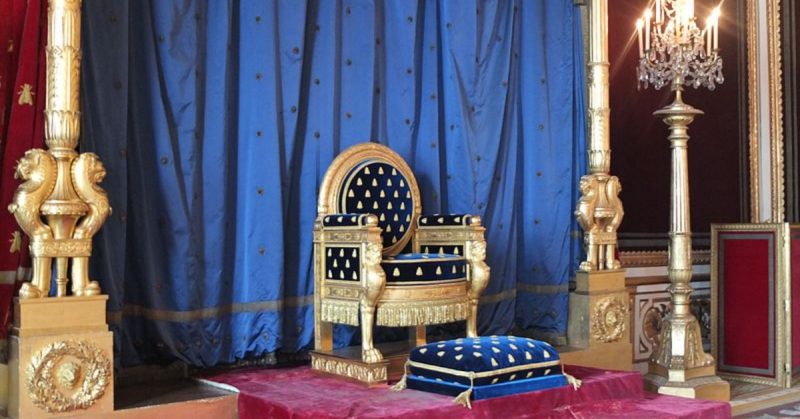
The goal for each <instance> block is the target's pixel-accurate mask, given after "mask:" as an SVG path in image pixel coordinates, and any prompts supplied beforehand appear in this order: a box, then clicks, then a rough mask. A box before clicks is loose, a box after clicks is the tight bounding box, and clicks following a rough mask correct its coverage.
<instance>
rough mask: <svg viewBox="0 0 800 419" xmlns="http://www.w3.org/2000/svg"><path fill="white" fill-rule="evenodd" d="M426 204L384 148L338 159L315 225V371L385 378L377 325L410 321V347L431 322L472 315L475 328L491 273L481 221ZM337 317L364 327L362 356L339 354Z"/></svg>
mask: <svg viewBox="0 0 800 419" xmlns="http://www.w3.org/2000/svg"><path fill="white" fill-rule="evenodd" d="M420 204H421V202H420V193H419V188H418V186H417V182H416V179H415V178H414V175H413V173H412V172H411V169H410V167H409V166H408V165H407V164H406V162H405V161H403V159H402V158H401V157H400V156H399V155H397V153H395V152H393V151H392V150H391V149H389V148H387V147H385V146H382V145H380V144H374V143H364V144H360V145H356V146H354V147H351V148H349V149H347V150H345V151H344V152H343V153H341V154H340V155H339V156H338V157H337V158H336V159H335V160H334V161H333V163H331V166H330V168H329V169H328V171H327V173H326V175H325V178H324V180H323V183H322V186H321V187H320V195H319V203H318V207H317V209H318V217H317V220H316V223H315V227H314V271H315V275H314V285H315V288H314V304H315V305H314V322H315V328H316V329H315V351H314V353H312V367H313V368H314V369H316V370H322V371H324V372H327V373H332V374H337V375H346V376H349V377H351V378H357V379H359V380H361V381H367V382H378V381H385V380H386V376H385V375H386V372H385V371H386V370H385V367H383V368H384V369H380V368H378V366H381V365H384V364H383V363H386V361H384V357H383V354H382V353H381V351H380V350H379V349H378V348H376V347H375V345H374V343H373V337H372V329H373V326H374V325H379V326H390V327H409V328H411V338H410V342H411V343H412V346H416V345H418V344H424V342H425V326H426V325H433V324H442V323H448V322H454V321H460V320H467V334H468V335H469V336H476V335H477V330H476V329H477V327H476V324H477V322H476V318H477V306H478V300H479V298H480V294H481V293H482V292H483V290H484V289H485V288H486V285H487V284H488V280H489V268H488V266H486V263H485V262H484V259H485V255H486V243H485V241H484V238H483V232H484V228H483V227H482V226H481V225H480V218H479V217H475V216H471V215H437V216H433V218H431V217H420V213H421V205H420ZM421 246H423V247H424V249H421ZM333 324H347V325H352V326H360V329H361V341H362V345H361V348H360V349H361V350H360V351H359V353H360V357H359V359H356V360H350V361H341V359H340V358H337V359H335V360H332V359H333V358H332V357H333V356H334V352H335V351H334V349H333V338H332V327H333ZM349 353H352V351H350V352H349ZM342 362H344V364H342ZM364 371H366V372H364ZM362 372H363V373H362Z"/></svg>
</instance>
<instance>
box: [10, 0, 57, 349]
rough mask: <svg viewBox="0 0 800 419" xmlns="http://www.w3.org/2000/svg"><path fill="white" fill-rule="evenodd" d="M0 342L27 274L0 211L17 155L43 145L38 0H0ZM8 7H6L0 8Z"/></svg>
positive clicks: (16, 235) (19, 243) (14, 233)
mask: <svg viewBox="0 0 800 419" xmlns="http://www.w3.org/2000/svg"><path fill="white" fill-rule="evenodd" d="M0 10H2V11H3V13H0V342H1V343H0V345H3V346H4V344H5V341H6V338H7V336H8V328H9V324H10V320H11V312H12V310H11V302H12V301H11V300H12V298H13V296H14V293H15V292H16V289H17V284H18V283H19V282H20V281H22V280H23V279H27V277H28V275H29V272H30V259H29V257H28V254H27V240H26V238H25V237H24V234H23V233H22V232H21V231H20V230H19V227H18V226H17V222H16V220H15V219H14V217H13V216H12V215H11V214H10V213H9V212H8V211H6V207H7V206H8V204H9V203H10V202H11V199H12V197H13V195H14V191H15V190H16V189H17V186H18V185H19V183H20V182H19V180H17V179H14V169H15V166H16V162H17V160H19V159H20V157H22V155H23V154H24V153H25V151H27V150H28V149H31V148H36V147H38V148H41V147H43V146H44V105H45V50H44V47H45V44H46V42H47V35H46V30H47V6H46V2H45V1H43V0H0ZM7 11H8V12H9V13H6V12H7Z"/></svg>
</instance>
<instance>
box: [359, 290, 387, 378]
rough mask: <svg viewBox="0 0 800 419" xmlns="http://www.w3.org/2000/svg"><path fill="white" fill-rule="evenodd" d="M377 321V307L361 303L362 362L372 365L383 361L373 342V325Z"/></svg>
mask: <svg viewBox="0 0 800 419" xmlns="http://www.w3.org/2000/svg"><path fill="white" fill-rule="evenodd" d="M374 320H375V305H374V304H373V305H369V304H367V303H366V302H365V301H362V302H361V360H362V361H364V362H366V363H368V364H372V363H375V362H380V361H383V354H381V351H379V350H378V348H376V347H375V345H374V343H373V341H372V325H373V323H374Z"/></svg>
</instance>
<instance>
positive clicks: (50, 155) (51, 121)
mask: <svg viewBox="0 0 800 419" xmlns="http://www.w3.org/2000/svg"><path fill="white" fill-rule="evenodd" d="M47 21H48V23H47V25H48V26H47V30H48V34H47V47H46V53H47V92H46V95H47V98H46V106H45V142H46V143H47V147H48V150H41V149H32V150H28V151H27V152H26V153H25V155H24V156H23V158H22V159H20V161H19V162H18V163H17V167H16V177H17V178H20V179H22V181H23V183H22V184H21V185H20V186H19V188H17V191H16V193H15V194H14V199H13V200H12V203H11V205H9V207H8V209H9V211H11V213H13V214H14V218H15V219H16V220H17V223H18V224H19V225H20V227H21V229H22V230H23V231H25V234H27V235H28V237H29V238H30V254H31V257H32V259H33V260H32V262H33V277H32V279H31V282H29V283H25V284H23V286H22V288H20V292H19V296H20V298H17V299H15V300H14V313H15V315H14V324H13V328H12V329H11V337H10V341H11V351H10V354H11V355H10V358H9V370H10V375H9V402H8V408H7V411H8V415H9V416H10V417H12V418H31V417H37V418H40V417H41V418H46V417H64V416H92V417H108V416H109V415H110V414H111V413H112V412H113V410H114V368H113V362H112V360H113V356H114V355H113V342H112V337H113V336H112V334H111V332H109V331H108V326H107V324H106V301H107V300H108V296H106V295H100V287H99V285H98V284H97V282H96V281H90V280H89V269H88V264H89V256H91V252H92V237H93V236H94V234H95V233H96V232H97V231H98V230H99V229H100V227H101V226H102V225H103V222H104V221H105V220H106V217H107V216H108V215H109V214H110V212H111V207H110V206H109V202H108V197H107V195H106V193H105V191H103V189H102V188H101V187H100V186H99V183H100V182H101V181H102V180H103V178H104V177H105V174H106V172H105V169H104V168H103V164H102V163H101V162H100V159H99V158H98V157H97V156H96V155H95V154H93V153H82V154H78V153H77V151H76V150H75V148H76V147H77V146H78V137H79V135H80V98H79V94H80V91H79V83H80V64H81V50H80V45H81V34H80V30H81V1H80V0H50V1H49V7H48V18H47ZM53 262H55V270H53V266H52V265H53ZM70 266H71V271H70V272H67V270H68V268H70ZM53 272H55V277H54V278H53ZM68 276H69V278H68ZM52 279H55V282H56V288H57V289H56V292H55V295H56V297H59V298H47V297H49V296H50V282H51V280H52ZM68 280H71V282H72V289H71V291H72V295H71V296H67V282H68Z"/></svg>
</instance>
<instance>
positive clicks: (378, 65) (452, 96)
mask: <svg viewBox="0 0 800 419" xmlns="http://www.w3.org/2000/svg"><path fill="white" fill-rule="evenodd" d="M572 3H573V0H527V1H520V0H518V1H474V0H459V1H453V0H449V1H411V0H409V1H405V0H402V1H401V0H397V1H388V0H387V1H370V0H325V1H320V0H318V1H298V0H285V1H242V2H239V1H210V2H206V1H190V0H151V1H139V0H119V1H113V2H108V1H90V2H84V3H83V8H84V16H83V29H84V33H83V48H84V60H83V74H82V99H83V115H84V118H83V119H84V124H83V137H82V143H81V147H82V149H83V151H94V152H96V153H98V154H99V155H100V156H101V158H102V159H103V161H104V162H105V164H106V167H107V169H108V173H109V174H108V177H107V178H106V181H105V182H104V184H103V185H104V187H105V188H106V190H108V191H109V194H110V197H111V202H112V206H113V207H114V215H113V218H111V219H110V220H109V221H108V222H107V223H106V225H105V227H104V228H103V229H102V231H101V233H100V234H99V236H98V237H97V238H96V241H95V258H94V259H93V265H92V269H93V270H92V275H93V277H95V278H97V279H99V280H100V282H101V285H102V287H103V290H104V291H105V292H107V293H108V294H109V295H110V301H109V306H108V310H109V321H110V323H111V325H112V327H113V329H114V331H115V332H116V333H115V338H116V350H117V351H118V353H119V354H121V355H122V356H121V359H122V364H123V365H132V364H137V363H141V362H153V361H156V360H166V359H175V358H178V359H180V360H183V361H185V362H188V363H190V364H193V365H197V366H209V365H214V364H219V363H229V362H233V361H236V360H237V359H241V358H245V357H252V356H259V355H263V354H266V353H269V352H273V351H277V350H288V351H294V350H300V349H304V348H308V347H309V345H310V344H311V342H312V337H313V320H312V319H313V305H312V295H313V280H312V263H311V260H312V234H311V231H312V225H313V221H314V218H315V216H316V201H317V188H318V185H319V184H320V182H321V180H322V177H323V175H324V173H325V170H326V169H327V167H328V165H329V163H330V162H331V161H332V160H333V158H334V157H335V156H336V155H337V154H338V153H339V152H340V151H342V150H344V149H345V148H346V147H349V146H351V145H353V144H356V143H359V142H363V141H369V140H372V141H378V142H381V143H384V144H387V145H388V146H390V147H391V148H393V149H394V150H396V151H397V152H399V153H400V154H401V155H402V156H403V157H404V158H406V159H407V161H408V162H409V164H410V165H411V167H412V168H413V170H414V172H415V173H416V176H417V179H418V181H419V183H420V185H421V189H422V194H423V212H424V213H436V212H468V213H474V214H479V215H480V216H481V217H483V220H484V224H485V225H486V228H487V240H488V263H489V265H490V266H491V267H492V280H491V283H490V285H489V288H488V290H487V291H486V293H485V297H484V299H483V301H482V305H481V307H480V324H479V328H480V331H481V332H482V333H487V334H488V333H507V332H508V331H509V330H510V329H511V328H512V327H513V326H515V325H516V326H518V327H522V328H533V329H536V330H538V331H542V332H549V333H551V334H552V335H553V336H559V335H560V336H563V335H564V334H565V330H566V319H567V283H568V280H569V278H570V276H571V275H572V273H573V272H574V269H575V266H576V260H577V258H578V256H579V252H580V250H579V248H580V234H578V233H576V227H575V226H574V223H573V221H572V219H573V217H572V211H573V208H574V202H575V200H576V188H577V183H578V178H579V177H580V176H581V175H582V174H583V173H584V170H585V168H584V166H585V161H584V154H585V151H584V150H585V112H584V102H583V97H582V96H583V88H584V87H583V70H582V67H583V65H582V51H581V29H580V19H579V16H580V13H579V9H577V8H574V7H573V4H572ZM341 337H342V336H340V338H341ZM342 340H343V339H339V341H340V343H341V341H342Z"/></svg>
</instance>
